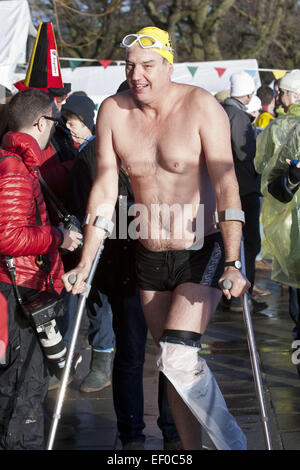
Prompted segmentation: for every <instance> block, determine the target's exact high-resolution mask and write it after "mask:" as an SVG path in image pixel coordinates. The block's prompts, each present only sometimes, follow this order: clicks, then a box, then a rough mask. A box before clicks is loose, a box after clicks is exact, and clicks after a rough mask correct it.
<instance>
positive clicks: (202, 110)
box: [180, 85, 228, 121]
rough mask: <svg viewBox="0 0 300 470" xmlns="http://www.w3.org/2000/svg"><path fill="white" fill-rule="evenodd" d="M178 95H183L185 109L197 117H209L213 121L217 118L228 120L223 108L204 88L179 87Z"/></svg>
mask: <svg viewBox="0 0 300 470" xmlns="http://www.w3.org/2000/svg"><path fill="white" fill-rule="evenodd" d="M180 93H182V94H183V95H184V100H185V102H186V103H185V104H186V107H188V109H189V111H190V112H191V113H193V114H195V115H196V116H197V117H199V118H204V119H209V117H211V118H212V119H214V118H216V117H217V116H218V117H220V119H221V120H223V119H224V120H225V121H227V120H228V117H227V114H226V112H225V111H224V109H223V107H222V106H221V105H220V104H219V103H218V101H217V100H216V98H215V97H214V96H213V95H212V94H211V93H210V92H209V91H207V90H205V89H204V88H201V87H198V86H193V85H181V86H180Z"/></svg>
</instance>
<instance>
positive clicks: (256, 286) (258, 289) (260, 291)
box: [252, 284, 271, 297]
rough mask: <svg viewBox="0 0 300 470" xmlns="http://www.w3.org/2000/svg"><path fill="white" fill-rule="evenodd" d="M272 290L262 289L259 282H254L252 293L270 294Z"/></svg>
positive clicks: (258, 294) (259, 295)
mask: <svg viewBox="0 0 300 470" xmlns="http://www.w3.org/2000/svg"><path fill="white" fill-rule="evenodd" d="M270 294H271V291H270V290H269V289H262V288H261V287H259V286H258V285H257V284H254V286H253V289H252V295H257V296H258V297H263V296H265V295H270Z"/></svg>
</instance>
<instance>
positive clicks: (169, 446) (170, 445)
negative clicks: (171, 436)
mask: <svg viewBox="0 0 300 470" xmlns="http://www.w3.org/2000/svg"><path fill="white" fill-rule="evenodd" d="M164 450H183V446H182V444H181V441H173V442H168V441H165V440H164Z"/></svg>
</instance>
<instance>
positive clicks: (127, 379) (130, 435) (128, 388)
mask: <svg viewBox="0 0 300 470" xmlns="http://www.w3.org/2000/svg"><path fill="white" fill-rule="evenodd" d="M110 303H111V307H112V311H113V327H114V332H115V336H116V353H115V358H114V367H113V377H112V379H113V382H112V384H113V400H114V407H115V412H116V415H117V425H118V431H119V437H120V440H121V441H122V443H123V444H125V443H126V442H130V441H144V440H145V436H144V434H143V429H144V427H145V423H144V393H143V366H144V361H145V348H146V339H147V326H146V322H145V318H144V313H143V310H142V307H141V303H140V296H139V290H138V289H137V292H136V295H135V296H131V297H118V296H117V295H115V296H113V297H112V298H111V299H110ZM166 383H167V379H166V378H165V376H164V375H163V374H160V379H159V395H158V406H159V410H160V417H159V419H158V421H157V424H158V426H159V427H160V429H161V431H162V434H163V437H164V439H165V440H166V441H168V442H172V441H177V440H179V436H178V433H177V430H176V427H175V424H174V421H173V418H172V414H171V411H170V408H169V405H168V401H167V392H166V391H167V387H166Z"/></svg>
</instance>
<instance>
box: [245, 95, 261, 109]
mask: <svg viewBox="0 0 300 470" xmlns="http://www.w3.org/2000/svg"><path fill="white" fill-rule="evenodd" d="M260 109H261V100H260V98H259V97H258V96H256V95H253V96H252V98H251V100H250V101H249V104H247V111H248V113H254V112H255V111H259V110H260Z"/></svg>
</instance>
